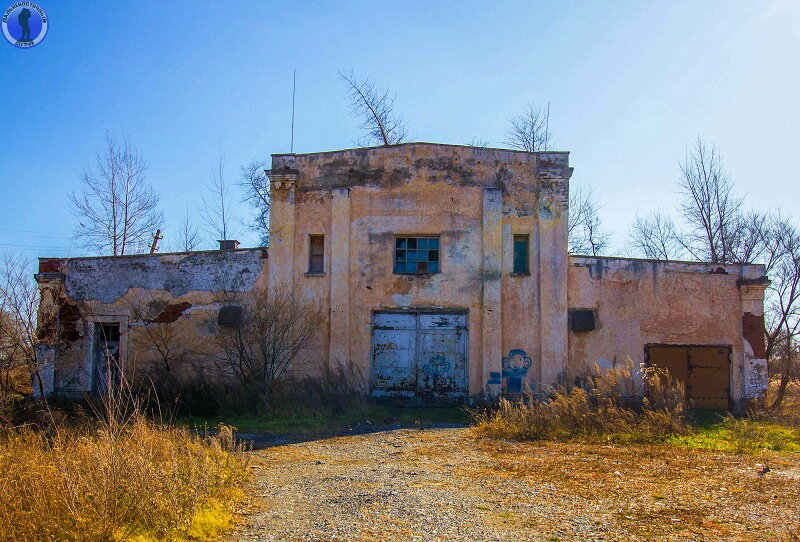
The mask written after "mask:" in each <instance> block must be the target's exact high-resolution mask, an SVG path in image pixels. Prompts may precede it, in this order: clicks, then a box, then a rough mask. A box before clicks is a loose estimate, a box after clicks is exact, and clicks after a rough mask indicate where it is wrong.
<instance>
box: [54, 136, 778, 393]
mask: <svg viewBox="0 0 800 542" xmlns="http://www.w3.org/2000/svg"><path fill="white" fill-rule="evenodd" d="M267 174H268V176H269V178H270V187H271V209H270V240H271V245H270V247H269V257H268V258H267V253H266V249H264V250H262V249H246V250H236V251H211V252H202V253H188V254H177V255H148V256H136V257H122V258H86V259H72V260H48V259H44V260H42V266H41V268H40V274H39V275H38V279H39V282H40V286H41V288H42V291H43V301H42V314H43V318H42V322H43V329H44V330H45V334H46V332H47V325H48V322H49V321H58V325H54V326H53V329H54V330H55V329H56V328H57V330H58V331H57V332H54V333H55V335H53V339H52V340H51V342H52V343H53V348H52V349H50V350H47V349H46V350H47V353H46V355H47V356H50V358H54V363H55V367H56V370H55V376H54V379H55V382H54V387H55V388H57V389H61V388H64V389H66V388H68V387H69V386H73V387H74V388H76V389H79V388H81V387H83V388H85V389H89V387H88V386H89V383H88V382H87V380H86V378H84V377H80V376H78V375H77V373H79V372H80V370H79V369H75V370H74V371H73V372H70V370H68V369H67V367H68V366H71V367H80V366H81V363H82V362H81V359H83V360H84V361H83V366H84V369H83V370H84V372H87V370H86V369H85V366H86V362H85V360H86V359H88V358H89V354H88V353H87V351H86V348H87V346H86V345H87V344H88V343H89V340H90V337H89V336H88V333H89V332H90V331H86V332H84V331H81V325H83V326H84V328H85V327H86V325H85V323H84V322H83V321H84V320H85V319H86V318H87V317H91V318H95V315H102V317H107V318H110V317H114V318H118V319H119V321H121V322H124V323H125V324H124V325H123V326H122V327H123V328H126V330H132V331H126V334H135V333H136V326H137V325H138V324H137V321H136V318H133V319H132V317H131V312H130V310H129V309H126V307H129V306H130V305H131V303H132V301H131V299H134V298H135V299H139V298H141V297H142V296H143V295H144V293H146V294H147V295H148V296H150V297H155V298H156V299H157V300H158V301H159V303H160V305H158V306H157V307H156V305H153V306H152V308H153V310H152V311H150V312H152V313H156V312H157V314H149V315H148V316H147V317H146V318H149V319H154V318H162V319H171V320H172V322H174V324H176V325H179V324H181V322H184V321H193V322H195V323H194V324H192V326H193V327H192V326H189V327H190V328H192V329H193V331H191V330H190V331H191V333H199V334H203V333H205V334H213V333H214V326H213V325H212V324H210V323H209V322H211V321H212V320H214V319H215V318H216V312H215V311H218V308H219V306H218V305H219V304H218V303H217V304H215V302H214V299H216V298H217V297H218V294H219V292H222V291H229V290H234V291H238V292H247V293H249V295H266V296H268V295H269V291H270V289H274V288H279V287H282V286H283V285H291V286H294V287H297V288H299V289H300V290H302V291H303V292H304V293H305V294H306V295H307V296H308V297H309V298H310V299H312V300H313V301H315V302H316V303H318V304H319V305H320V306H322V307H323V312H324V314H325V315H326V318H325V321H324V322H323V324H322V325H321V326H320V329H319V330H318V333H317V334H316V335H315V337H314V339H313V341H312V345H311V347H310V348H309V349H307V351H306V352H305V353H304V358H305V360H304V361H306V362H309V361H312V360H313V361H314V362H315V363H327V364H331V365H336V364H351V365H354V366H356V367H358V368H360V370H361V372H362V373H363V374H364V375H365V376H367V381H368V382H374V381H373V380H370V379H371V377H372V376H374V372H375V371H374V369H375V368H374V365H375V360H376V359H377V358H376V353H375V344H377V343H376V342H375V341H376V330H377V329H378V328H380V327H381V326H380V325H378V324H376V322H377V321H378V320H377V319H376V315H379V314H388V315H393V314H396V315H401V316H402V315H407V316H408V317H407V318H405V320H404V319H403V317H401V316H398V318H397V319H396V320H397V322H398V323H397V326H398V327H397V335H396V336H398V337H417V336H418V337H420V338H419V339H413V340H412V342H413V341H417V343H416V345H412V347H413V348H414V349H416V350H414V352H416V354H414V355H415V356H417V357H419V356H420V355H421V354H419V352H422V351H424V348H425V345H424V343H425V340H427V339H426V337H428V338H431V340H432V341H436V340H450V339H448V338H447V337H451V336H452V337H453V339H452V340H453V341H454V342H453V343H452V344H458V345H459V346H458V352H460V354H458V355H462V356H463V357H464V360H463V361H464V367H465V369H464V371H465V373H464V379H465V384H464V385H465V395H466V396H471V397H475V396H485V395H496V394H499V393H501V392H503V391H516V390H517V388H518V387H519V386H523V387H525V388H528V389H530V390H532V391H534V392H536V393H538V392H544V391H546V390H547V389H548V388H550V387H551V386H553V385H554V384H556V383H558V382H560V381H563V379H565V378H570V377H571V376H572V373H575V374H577V373H580V372H581V371H582V370H585V368H586V367H587V366H588V365H591V364H594V363H595V362H597V361H598V360H604V362H606V361H609V360H610V361H611V363H613V360H623V359H626V358H630V359H631V360H633V361H634V362H636V363H639V362H644V361H645V358H644V352H645V347H646V345H648V344H707V345H727V346H729V347H730V349H731V360H732V361H731V367H732V372H731V380H732V381H731V386H730V390H731V392H730V393H731V398H732V400H733V401H735V402H741V401H742V400H743V399H744V398H745V396H751V395H754V394H755V392H753V391H752V390H755V389H756V388H757V387H758V383H757V382H756V383H752V382H751V380H752V379H751V378H750V374H749V373H748V372H747V371H748V367H750V366H753V365H754V364H755V365H758V364H759V363H760V361H759V360H761V358H763V348H762V347H761V343H760V342H759V334H758V333H759V328H758V322H759V320H758V319H759V318H762V319H763V292H764V287H765V280H766V279H765V278H764V277H763V275H764V268H763V266H759V265H743V266H711V265H710V264H692V263H680V262H652V261H645V260H631V259H621V258H591V257H582V256H570V255H568V251H567V213H568V208H567V202H568V194H569V179H570V176H571V174H572V168H571V167H570V166H569V154H568V153H566V152H541V153H529V152H520V151H512V150H503V149H488V148H479V147H466V146H455V145H438V144H429V143H411V144H402V145H395V146H389V147H378V148H362V149H352V150H344V151H335V152H326V153H314V154H279V155H273V158H272V167H271V168H270V169H269V170H268V171H267ZM312 236H322V238H323V239H324V243H323V247H324V249H323V258H322V261H323V263H322V271H321V272H320V271H319V270H315V271H314V272H310V271H311V268H310V266H309V258H310V256H309V254H310V252H309V251H310V249H311V247H310V243H311V237H312ZM515 236H526V237H524V238H525V239H526V240H527V243H528V252H527V262H526V265H525V266H523V267H524V272H519V271H520V270H519V269H517V270H516V271H517V272H515V267H514V265H515V264H514V260H515V248H514V247H515V244H514V243H515V241H514V240H515ZM406 238H420V239H425V238H436V239H438V241H437V243H438V244H437V245H436V257H437V258H438V263H437V268H436V272H432V273H424V274H418V275H417V274H402V273H397V272H396V271H397V267H396V262H395V258H396V257H397V254H396V248H397V247H398V246H400V245H399V244H396V243H399V242H400V241H399V240H402V239H406ZM431 246H433V245H431ZM431 254H432V253H431ZM409 257H410V256H409ZM415 257H417V256H415ZM215 296H216V297H215ZM51 298H52V299H54V300H55V299H58V300H61V301H60V303H56V302H55V301H53V302H51V301H49V300H50V299H51ZM56 306H58V307H59V308H57V309H56ZM65 306H66V307H73V308H71V309H64V307H65ZM571 308H582V309H591V310H592V311H594V313H595V314H596V329H594V330H592V331H589V332H573V331H570V326H569V316H568V315H569V314H570V309H571ZM155 309H160V310H158V311H156V310H155ZM126 310H127V312H126ZM70 311H71V312H70ZM90 314H91V316H89V315H90ZM409 315H410V316H409ZM426 315H432V316H430V317H429V316H426ZM437 315H438V316H437ZM447 315H457V316H452V318H451V317H450V316H447ZM138 318H139V319H141V318H142V317H141V315H139V316H138ZM431 318H433V319H434V320H435V318H440V319H441V321H442V322H444V321H445V320H447V318H451V320H452V322H456V321H458V324H455V323H452V326H451V327H448V328H447V329H448V330H449V331H446V330H445V329H444V328H445V327H446V325H445V324H442V325H441V329H438V330H437V329H436V326H435V325H434V326H433V327H431V326H429V327H430V331H426V330H427V329H428V327H426V326H427V325H428V324H426V323H425V322H433V321H434V320H431ZM70 320H75V321H76V322H78V323H76V324H74V325H73V324H72V323H70ZM384 320H387V318H384ZM401 320H403V321H407V322H411V324H408V325H406V324H403V323H402V322H401ZM203 321H205V323H201V322H203ZM387 321H390V322H391V321H394V320H393V319H392V318H388V320H387ZM392 325H394V324H392ZM447 325H448V326H449V325H450V324H447ZM404 326H405V327H404ZM414 326H416V327H414ZM762 327H763V326H762ZM414 333H416V334H417V335H414ZM760 333H761V335H760V337H761V339H762V340H763V329H761V330H760ZM448 334H449V335H448ZM56 336H58V337H57V338H56ZM131 337H132V335H129V337H128V338H127V342H128V346H127V354H126V355H127V356H128V357H129V358H130V357H131V356H133V355H134V354H133V353H132V348H131V347H130V343H131ZM59 341H60V342H59ZM64 341H68V342H69V343H70V344H69V347H67V348H64V347H63V346H58V345H57V343H58V344H61V343H64ZM125 341H126V338H122V339H121V342H123V343H124V342H125ZM462 342H463V346H461V344H462ZM412 347H409V348H412ZM53 352H55V353H53ZM448 352H449V351H448ZM448 352H444V351H443V352H442V355H439V356H434V357H433V358H432V359H433V361H434V362H431V360H428V361H426V362H425V363H424V364H423V363H422V361H419V367H418V368H417V369H415V370H423V369H425V368H428V369H429V368H435V369H436V371H439V372H441V371H444V370H445V369H452V366H453V363H452V360H450V359H449V358H448V357H447V356H449V355H450V354H449V353H448ZM44 355H45V354H43V356H44ZM398 355H399V354H398ZM454 355H455V354H454ZM759 356H760V357H759ZM393 359H394V358H393ZM68 360H72V361H68ZM754 360H755V361H754ZM60 367H63V369H61V370H59V368H60ZM437 374H438V373H437ZM67 375H69V376H67ZM68 380H69V381H70V382H72V383H71V384H69V385H68V382H67V381H68ZM748 386H749V387H748ZM748 390H751V391H748ZM373 391H374V390H373Z"/></svg>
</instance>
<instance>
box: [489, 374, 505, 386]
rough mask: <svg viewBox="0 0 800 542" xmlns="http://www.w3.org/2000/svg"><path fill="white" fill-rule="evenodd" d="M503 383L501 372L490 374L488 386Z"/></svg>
mask: <svg viewBox="0 0 800 542" xmlns="http://www.w3.org/2000/svg"><path fill="white" fill-rule="evenodd" d="M501 383H502V382H501V380H500V372H499V371H498V372H496V373H495V372H492V373H489V382H488V384H501Z"/></svg>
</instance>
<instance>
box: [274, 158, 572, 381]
mask: <svg viewBox="0 0 800 542" xmlns="http://www.w3.org/2000/svg"><path fill="white" fill-rule="evenodd" d="M269 173H270V178H271V181H272V183H271V189H272V194H273V203H272V208H271V213H272V214H271V220H272V222H271V231H272V234H271V239H272V240H273V245H272V247H271V248H270V251H271V254H272V267H271V278H270V282H271V284H273V285H274V286H275V285H277V284H280V283H283V282H286V281H290V282H291V283H292V284H297V285H300V286H301V287H302V288H303V290H305V291H307V292H311V293H312V295H313V296H314V297H315V298H316V299H317V300H318V301H319V302H320V303H321V304H322V305H323V306H326V307H327V309H328V313H329V314H330V318H329V320H328V321H327V322H325V325H324V326H323V328H324V329H323V330H321V332H320V336H319V337H318V338H317V342H318V344H319V345H320V347H321V349H320V350H321V351H326V352H328V354H329V358H328V361H329V363H333V364H335V363H350V362H352V363H353V364H355V365H356V366H357V367H359V368H360V370H361V371H362V373H363V374H364V375H365V376H366V377H368V375H369V371H370V348H371V334H372V315H373V312H374V311H376V310H387V309H398V310H402V309H404V308H437V307H438V308H443V309H466V310H467V311H468V327H469V340H468V357H469V376H468V380H469V391H470V393H472V394H479V393H482V392H489V393H497V392H499V391H500V376H499V375H501V374H502V371H503V369H502V363H503V358H505V357H508V355H509V353H510V352H511V351H512V350H521V351H524V352H525V353H526V356H528V357H529V358H532V359H533V360H535V363H533V362H531V365H532V367H531V368H530V369H529V370H527V371H524V373H523V377H524V378H525V380H526V381H527V382H528V385H529V386H531V387H533V388H534V389H536V388H537V386H539V384H540V383H541V382H542V375H543V374H544V375H545V376H544V378H545V380H546V383H550V382H551V381H552V380H553V379H554V378H555V375H556V374H557V373H558V372H560V371H561V370H563V367H564V366H565V365H566V355H567V339H566V323H565V322H566V299H567V296H566V273H567V266H566V251H567V249H566V246H567V245H566V230H567V227H566V200H567V193H568V179H569V176H570V174H571V169H570V168H569V165H568V154H567V153H558V152H554V153H539V154H537V153H525V152H517V151H509V150H499V149H485V148H474V147H463V146H454V145H435V144H427V143H414V144H404V145H397V146H391V147H378V148H371V149H353V150H346V151H336V152H329V153H318V154H308V155H274V156H273V164H272V169H271V170H270V172H269ZM312 234H323V235H325V262H326V263H325V266H326V268H325V271H326V274H325V275H323V276H309V275H308V274H307V273H306V271H307V269H308V242H309V235H312ZM414 234H418V235H426V234H427V235H439V236H440V246H441V249H440V258H441V272H440V273H436V274H432V275H425V276H408V275H397V274H394V273H393V257H394V238H395V236H402V235H414ZM514 234H528V235H529V236H530V258H531V261H530V270H531V272H530V274H529V275H525V276H511V271H512V266H513V244H512V238H513V235H514ZM542 291H543V292H544V293H542ZM540 314H545V315H546V316H547V324H546V325H545V326H544V328H545V335H546V336H547V338H548V340H549V342H547V344H544V342H543V341H542V340H541V333H542V331H541V329H540V327H542V326H540V323H541V320H540V318H539V315H540ZM562 324H563V325H562ZM542 359H546V360H547V361H546V362H545V364H544V366H542V365H541V360H542Z"/></svg>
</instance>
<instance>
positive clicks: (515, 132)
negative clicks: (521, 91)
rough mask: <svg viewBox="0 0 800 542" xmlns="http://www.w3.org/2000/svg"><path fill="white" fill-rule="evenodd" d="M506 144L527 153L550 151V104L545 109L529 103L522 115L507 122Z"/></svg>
mask: <svg viewBox="0 0 800 542" xmlns="http://www.w3.org/2000/svg"><path fill="white" fill-rule="evenodd" d="M509 122H510V123H511V127H510V128H509V129H508V131H507V132H506V137H507V138H508V141H507V142H506V144H507V145H508V146H509V147H511V148H512V149H519V150H522V151H528V152H539V151H547V150H550V104H549V103H548V104H547V107H546V108H542V107H541V106H537V105H534V104H532V103H529V104H528V106H527V108H526V109H525V111H524V112H523V113H521V114H520V115H517V116H516V117H514V118H512V119H510V120H509Z"/></svg>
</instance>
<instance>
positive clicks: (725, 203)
mask: <svg viewBox="0 0 800 542" xmlns="http://www.w3.org/2000/svg"><path fill="white" fill-rule="evenodd" d="M680 169H681V180H680V188H681V192H682V193H683V196H684V201H683V203H682V204H681V210H682V211H683V216H684V219H685V220H686V223H687V225H688V227H689V231H688V233H687V234H686V235H685V236H683V238H682V243H683V245H684V248H685V249H686V250H687V251H688V252H689V253H690V254H692V255H693V256H694V257H695V258H697V259H701V260H705V261H709V262H712V263H731V262H736V261H737V254H736V248H737V247H736V241H737V239H739V236H738V235H737V230H738V227H739V226H740V222H739V220H740V217H741V214H740V213H741V207H742V198H741V197H740V196H738V195H737V194H736V193H735V192H734V189H733V182H732V181H731V179H730V177H728V175H727V174H726V173H725V172H724V171H723V169H722V157H721V156H720V154H719V151H718V150H717V148H716V147H714V146H713V145H712V146H709V145H708V144H706V143H705V142H704V141H703V140H702V139H700V138H698V139H697V141H696V142H695V145H694V147H693V149H692V151H691V152H690V154H688V155H687V157H686V159H685V160H684V161H683V162H681V163H680Z"/></svg>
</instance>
